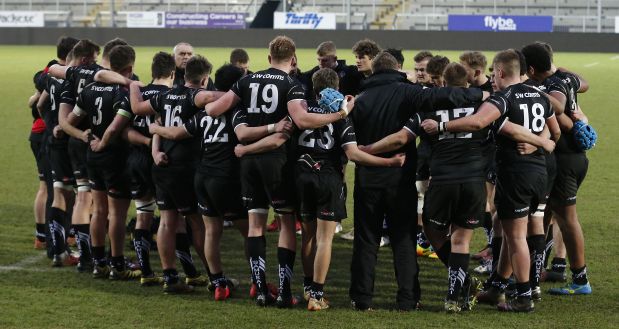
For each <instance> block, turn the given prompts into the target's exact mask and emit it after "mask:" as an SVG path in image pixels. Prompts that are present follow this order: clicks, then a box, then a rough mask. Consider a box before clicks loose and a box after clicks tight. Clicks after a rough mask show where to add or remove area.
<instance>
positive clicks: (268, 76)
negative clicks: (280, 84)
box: [252, 73, 284, 81]
mask: <svg viewBox="0 0 619 329" xmlns="http://www.w3.org/2000/svg"><path fill="white" fill-rule="evenodd" d="M252 78H256V79H271V80H281V81H284V76H283V75H281V74H269V73H264V74H263V73H254V75H252Z"/></svg>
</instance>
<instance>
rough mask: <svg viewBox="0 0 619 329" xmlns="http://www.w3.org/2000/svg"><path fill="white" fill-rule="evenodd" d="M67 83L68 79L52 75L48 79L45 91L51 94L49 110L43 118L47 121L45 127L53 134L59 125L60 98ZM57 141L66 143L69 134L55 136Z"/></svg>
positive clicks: (54, 139)
mask: <svg viewBox="0 0 619 329" xmlns="http://www.w3.org/2000/svg"><path fill="white" fill-rule="evenodd" d="M66 85H67V81H66V80H64V79H56V78H54V77H52V76H50V77H49V78H48V79H47V85H46V86H45V91H47V93H48V94H49V110H48V111H46V112H45V113H44V118H43V120H44V121H45V129H46V130H47V132H48V133H49V134H50V136H51V135H52V133H53V131H54V128H55V127H56V126H57V125H58V109H59V108H60V98H61V94H62V90H63V88H64V87H65V86H66ZM52 140H53V141H54V142H55V143H56V142H58V143H61V144H62V143H66V142H67V141H68V137H67V135H62V137H61V138H53V139H52Z"/></svg>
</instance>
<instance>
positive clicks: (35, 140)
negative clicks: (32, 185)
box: [28, 133, 46, 181]
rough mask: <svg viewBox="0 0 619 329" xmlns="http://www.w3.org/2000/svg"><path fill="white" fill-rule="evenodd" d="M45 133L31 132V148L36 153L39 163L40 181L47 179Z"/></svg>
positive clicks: (35, 156) (35, 157)
mask: <svg viewBox="0 0 619 329" xmlns="http://www.w3.org/2000/svg"><path fill="white" fill-rule="evenodd" d="M43 135H44V134H43V133H40V134H37V133H30V138H28V140H29V141H30V150H32V155H34V160H35V161H36V163H37V173H38V175H39V180H40V181H45V162H44V161H45V159H46V157H45V148H44V143H43V139H44V138H43Z"/></svg>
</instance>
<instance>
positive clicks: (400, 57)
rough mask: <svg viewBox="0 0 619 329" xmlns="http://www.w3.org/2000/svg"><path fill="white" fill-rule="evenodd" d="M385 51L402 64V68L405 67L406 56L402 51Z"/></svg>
mask: <svg viewBox="0 0 619 329" xmlns="http://www.w3.org/2000/svg"><path fill="white" fill-rule="evenodd" d="M385 51H386V52H388V53H390V54H391V56H393V57H394V58H395V60H396V61H397V62H398V64H400V66H402V65H404V55H402V49H395V48H387V49H385Z"/></svg>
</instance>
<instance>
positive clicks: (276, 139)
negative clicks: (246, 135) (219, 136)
mask: <svg viewBox="0 0 619 329" xmlns="http://www.w3.org/2000/svg"><path fill="white" fill-rule="evenodd" d="M289 138H290V136H289V135H287V134H284V133H275V134H271V135H269V136H267V137H264V138H262V139H261V140H259V141H256V142H254V143H251V144H248V145H241V144H239V145H237V146H236V147H235V148H234V154H236V156H237V157H239V158H241V157H243V156H245V155H247V154H257V153H264V152H268V151H271V150H275V149H277V148H278V147H280V146H282V145H283V144H284V143H285V142H286V141H287V140H288V139H289Z"/></svg>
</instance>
